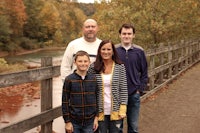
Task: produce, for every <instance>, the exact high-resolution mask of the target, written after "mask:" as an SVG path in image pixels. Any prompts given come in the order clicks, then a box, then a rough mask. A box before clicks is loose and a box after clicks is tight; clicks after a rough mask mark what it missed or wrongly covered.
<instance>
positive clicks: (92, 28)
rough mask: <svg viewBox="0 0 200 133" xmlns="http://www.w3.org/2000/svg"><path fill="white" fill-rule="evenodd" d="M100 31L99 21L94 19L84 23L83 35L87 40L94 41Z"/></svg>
mask: <svg viewBox="0 0 200 133" xmlns="http://www.w3.org/2000/svg"><path fill="white" fill-rule="evenodd" d="M97 32H98V26H97V23H96V22H94V21H88V22H86V23H84V25H83V36H84V38H85V40H86V41H88V42H93V41H95V40H96V35H97Z"/></svg>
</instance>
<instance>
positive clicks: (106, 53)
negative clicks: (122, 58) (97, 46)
mask: <svg viewBox="0 0 200 133" xmlns="http://www.w3.org/2000/svg"><path fill="white" fill-rule="evenodd" d="M100 51H101V57H102V59H103V60H109V59H112V55H113V49H112V44H111V43H106V44H104V45H103V46H102V47H101V50H100Z"/></svg>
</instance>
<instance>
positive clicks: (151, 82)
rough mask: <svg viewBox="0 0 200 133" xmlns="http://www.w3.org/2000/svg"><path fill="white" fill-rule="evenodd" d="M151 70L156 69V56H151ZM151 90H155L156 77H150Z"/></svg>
mask: <svg viewBox="0 0 200 133" xmlns="http://www.w3.org/2000/svg"><path fill="white" fill-rule="evenodd" d="M149 67H150V70H151V71H152V70H153V69H154V68H155V58H154V55H152V56H150V66H149ZM149 84H150V86H149V87H150V90H151V89H153V88H154V86H155V85H154V84H155V75H152V76H151V77H149Z"/></svg>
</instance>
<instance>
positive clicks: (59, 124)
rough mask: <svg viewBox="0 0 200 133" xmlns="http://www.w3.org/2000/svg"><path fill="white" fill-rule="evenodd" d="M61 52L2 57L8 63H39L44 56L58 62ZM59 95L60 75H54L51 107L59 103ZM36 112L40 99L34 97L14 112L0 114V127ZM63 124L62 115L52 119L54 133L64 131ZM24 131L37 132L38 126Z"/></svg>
mask: <svg viewBox="0 0 200 133" xmlns="http://www.w3.org/2000/svg"><path fill="white" fill-rule="evenodd" d="M63 53H64V50H56V51H55V50H54V51H52V50H47V51H40V52H36V53H31V54H24V55H18V56H7V57H4V58H5V60H6V61H7V62H8V63H15V62H26V63H29V64H31V65H40V62H41V58H42V57H45V56H50V57H53V61H56V62H60V61H61V59H62V56H63ZM61 95H62V81H61V78H60V77H56V78H54V79H53V107H57V106H60V105H61ZM38 113H40V99H35V100H33V101H30V102H29V103H24V104H23V106H21V107H20V109H19V110H18V111H17V112H15V113H14V114H13V113H12V114H10V113H4V114H3V115H2V116H1V118H0V121H4V123H0V128H1V127H5V126H7V125H9V124H13V123H15V122H17V121H20V120H23V119H25V118H29V117H31V116H34V115H36V114H38ZM5 121H8V122H9V123H6V122H5ZM64 126H65V125H64V121H63V119H62V117H59V118H57V119H55V120H54V121H53V130H54V131H55V132H56V133H65V130H64ZM25 133H38V127H37V128H34V129H31V130H29V131H26V132H25Z"/></svg>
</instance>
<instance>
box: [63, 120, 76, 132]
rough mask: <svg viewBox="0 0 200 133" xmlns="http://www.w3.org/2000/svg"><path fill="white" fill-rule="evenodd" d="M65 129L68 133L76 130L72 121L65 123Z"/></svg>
mask: <svg viewBox="0 0 200 133" xmlns="http://www.w3.org/2000/svg"><path fill="white" fill-rule="evenodd" d="M65 129H66V132H67V133H73V132H74V128H73V125H72V123H71V122H67V123H65Z"/></svg>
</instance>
